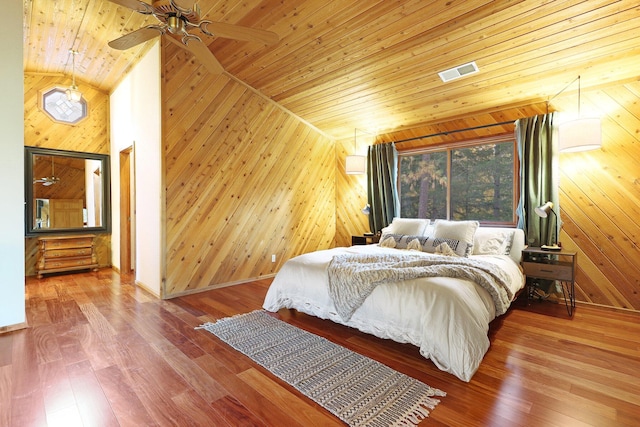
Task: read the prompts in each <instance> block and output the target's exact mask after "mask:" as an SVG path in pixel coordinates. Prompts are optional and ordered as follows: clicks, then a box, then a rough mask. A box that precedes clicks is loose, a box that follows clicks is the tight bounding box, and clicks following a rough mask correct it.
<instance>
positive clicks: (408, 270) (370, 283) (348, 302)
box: [328, 254, 513, 321]
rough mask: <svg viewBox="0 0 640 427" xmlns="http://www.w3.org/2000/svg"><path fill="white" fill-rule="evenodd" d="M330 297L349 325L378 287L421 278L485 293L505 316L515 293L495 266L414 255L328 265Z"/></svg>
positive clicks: (350, 258) (343, 258)
mask: <svg viewBox="0 0 640 427" xmlns="http://www.w3.org/2000/svg"><path fill="white" fill-rule="evenodd" d="M328 273H329V295H330V296H331V298H332V299H333V303H334V305H335V307H336V310H337V312H338V314H339V315H340V317H341V318H342V319H343V320H345V321H347V320H349V319H350V318H351V316H352V315H353V313H354V312H355V311H356V310H357V309H358V307H360V306H361V305H362V303H363V302H364V300H365V299H366V298H367V297H368V296H369V295H370V294H371V292H373V290H374V289H375V287H376V286H378V285H380V284H383V283H389V282H399V281H402V280H410V279H416V278H419V277H453V278H458V279H466V280H470V281H472V282H475V283H477V284H478V285H480V286H482V287H483V288H484V289H486V290H487V291H488V292H489V294H490V295H491V298H492V299H493V303H494V304H495V307H496V315H497V316H499V315H501V314H504V313H505V312H506V311H507V309H508V308H509V305H510V303H511V300H512V299H513V292H511V290H510V289H509V286H508V282H509V280H508V277H507V275H506V274H505V273H504V272H503V271H502V270H501V269H500V268H499V267H498V266H496V265H494V264H491V263H489V262H485V261H481V260H478V259H471V258H462V257H460V258H455V257H447V256H442V255H412V254H345V255H337V256H335V257H334V258H333V259H332V260H331V262H330V263H329V269H328Z"/></svg>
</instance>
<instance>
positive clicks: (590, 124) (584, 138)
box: [556, 76, 602, 153]
mask: <svg viewBox="0 0 640 427" xmlns="http://www.w3.org/2000/svg"><path fill="white" fill-rule="evenodd" d="M577 80H578V118H577V119H575V120H570V121H568V122H565V123H562V124H561V125H560V126H558V149H559V150H560V152H561V153H572V152H576V151H587V150H596V149H598V148H600V147H601V146H602V129H601V124H600V119H599V118H597V117H580V76H578V78H577ZM574 81H575V80H574ZM571 83H573V82H571ZM565 89H566V88H565ZM563 91H564V89H563ZM560 93H562V91H561V92H560ZM558 95H559V94H558ZM556 96H557V95H556Z"/></svg>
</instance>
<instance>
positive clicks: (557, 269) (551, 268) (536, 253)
mask: <svg viewBox="0 0 640 427" xmlns="http://www.w3.org/2000/svg"><path fill="white" fill-rule="evenodd" d="M577 258H578V254H577V253H576V252H569V251H564V250H561V251H545V250H542V249H540V248H533V247H529V248H526V249H524V250H523V251H522V269H523V270H524V274H525V276H527V285H526V286H527V287H529V286H530V283H529V282H530V280H529V279H545V280H555V281H557V282H560V285H561V286H562V295H563V297H564V303H565V306H566V307H567V313H569V316H573V310H574V308H575V307H576V293H575V281H576V263H577ZM529 295H531V294H530V289H527V298H529Z"/></svg>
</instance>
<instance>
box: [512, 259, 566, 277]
mask: <svg viewBox="0 0 640 427" xmlns="http://www.w3.org/2000/svg"><path fill="white" fill-rule="evenodd" d="M522 268H523V269H524V274H525V275H526V276H530V277H537V278H539V279H551V280H563V281H572V280H573V265H572V264H569V263H540V262H527V261H525V262H523V263H522Z"/></svg>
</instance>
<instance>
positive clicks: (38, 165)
mask: <svg viewBox="0 0 640 427" xmlns="http://www.w3.org/2000/svg"><path fill="white" fill-rule="evenodd" d="M25 151H26V152H25V160H26V163H25V173H26V179H27V180H28V182H26V183H25V184H26V185H25V187H26V189H27V195H26V202H27V210H26V214H27V225H28V228H27V235H35V234H42V233H47V232H56V233H60V232H61V231H62V232H75V231H89V230H90V231H109V229H110V224H108V221H109V219H110V216H109V181H108V177H109V169H108V168H109V162H108V156H107V155H104V154H95V153H80V152H70V151H62V150H48V149H43V148H35V147H25Z"/></svg>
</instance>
